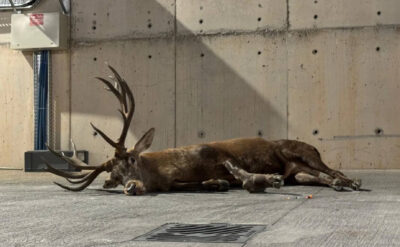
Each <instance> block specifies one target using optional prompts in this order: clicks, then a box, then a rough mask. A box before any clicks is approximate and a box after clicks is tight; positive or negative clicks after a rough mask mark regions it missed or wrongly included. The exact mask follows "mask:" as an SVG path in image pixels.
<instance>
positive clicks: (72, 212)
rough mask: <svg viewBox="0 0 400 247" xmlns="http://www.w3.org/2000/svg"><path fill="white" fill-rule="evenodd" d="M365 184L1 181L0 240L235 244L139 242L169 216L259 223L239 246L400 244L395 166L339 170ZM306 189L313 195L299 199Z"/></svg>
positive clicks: (196, 220)
mask: <svg viewBox="0 0 400 247" xmlns="http://www.w3.org/2000/svg"><path fill="white" fill-rule="evenodd" d="M345 173H346V174H348V175H349V176H351V177H358V178H361V179H362V180H363V188H364V189H369V190H371V191H356V192H353V191H352V192H335V191H333V190H331V189H329V188H322V187H309V186H287V187H283V188H281V189H279V190H277V189H267V193H263V194H249V193H247V192H246V191H243V190H231V191H229V192H226V193H163V194H150V195H146V196H140V197H127V196H125V195H123V194H120V193H117V192H118V191H116V192H115V193H109V192H105V191H101V190H99V189H100V188H101V186H100V183H101V182H102V181H101V179H99V181H98V182H97V183H96V184H94V185H93V186H91V187H89V189H87V190H85V191H83V192H80V193H74V192H66V191H63V190H62V189H60V188H58V187H56V186H55V185H53V184H52V183H50V181H46V180H44V181H40V182H32V183H30V182H29V181H24V182H23V183H20V182H18V181H12V180H10V179H8V180H1V181H0V229H1V231H0V245H1V246H166V247H168V246H177V247H180V246H199V247H200V246H217V247H218V246H220V247H225V246H237V247H239V246H242V244H215V243H212V244H200V243H159V242H138V241H133V239H134V238H135V237H137V236H139V235H142V234H144V233H147V232H148V231H150V230H152V229H154V228H156V227H158V226H160V225H162V224H165V223H169V222H177V223H238V224H265V225H267V229H266V230H265V231H264V232H262V233H259V234H257V235H256V236H255V237H253V238H252V239H251V240H250V241H248V242H247V244H246V245H245V246H296V247H298V246H400V234H399V233H400V231H399V229H400V171H393V170H391V171H346V172H345ZM309 194H312V195H313V198H312V199H306V198H305V197H306V196H307V195H309Z"/></svg>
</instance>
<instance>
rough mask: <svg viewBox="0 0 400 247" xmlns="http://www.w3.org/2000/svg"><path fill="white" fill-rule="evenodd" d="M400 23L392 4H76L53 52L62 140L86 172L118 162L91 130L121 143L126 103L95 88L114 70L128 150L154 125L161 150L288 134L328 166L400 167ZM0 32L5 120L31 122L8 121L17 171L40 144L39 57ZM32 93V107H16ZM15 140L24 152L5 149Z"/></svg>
mask: <svg viewBox="0 0 400 247" xmlns="http://www.w3.org/2000/svg"><path fill="white" fill-rule="evenodd" d="M55 2H57V1H49V0H42V3H41V5H39V10H40V9H44V10H46V11H54V10H53V9H57V8H58V6H56V5H54V4H55ZM35 11H37V10H35ZM7 15H8V14H7V13H0V18H2V17H3V16H7ZM4 18H6V17H4ZM4 18H3V20H6V19H4ZM399 27H400V2H399V1H397V0H385V1H379V0H259V1H254V0H247V1H243V0H147V1H142V0H115V1H108V0H85V1H78V0H73V1H72V15H71V37H72V41H71V49H70V50H69V51H68V52H56V53H53V83H54V86H53V87H54V94H55V105H54V112H55V115H56V121H55V123H54V124H55V127H56V133H57V139H56V144H57V146H58V147H61V148H68V147H69V144H68V140H69V139H70V137H72V138H73V139H74V140H75V142H76V143H77V145H78V147H79V148H82V149H87V150H89V151H90V155H91V156H90V160H91V163H100V162H102V161H104V160H105V159H106V158H107V157H109V156H110V155H112V154H113V152H112V149H111V148H110V147H109V146H108V145H107V144H106V143H105V142H104V141H103V140H102V139H101V137H99V136H98V135H95V134H94V132H93V130H92V129H91V128H90V125H89V123H90V122H93V123H95V124H96V125H97V127H99V128H101V129H102V130H104V131H105V132H106V133H109V134H110V136H112V137H115V138H116V137H117V136H118V135H119V133H120V128H121V120H120V118H119V116H118V114H117V112H116V108H117V107H118V104H117V102H116V100H115V99H114V98H113V97H112V96H111V95H110V94H109V93H107V92H106V91H104V90H103V89H102V88H103V87H102V85H101V84H100V83H99V82H97V81H96V80H95V79H93V78H94V77H95V76H107V75H108V74H109V72H108V71H107V70H106V67H105V66H104V62H109V63H110V64H111V65H113V66H114V67H115V68H116V69H117V70H118V71H120V72H121V74H122V75H123V76H124V77H125V78H126V80H127V81H128V83H129V85H130V86H131V87H132V89H133V91H134V94H135V98H136V106H137V108H136V109H137V110H136V114H135V118H134V121H133V123H132V128H131V131H130V133H129V137H128V140H127V143H128V145H130V146H131V145H133V144H134V143H135V141H136V140H137V139H138V138H140V137H141V135H142V134H143V133H144V132H145V131H146V130H147V129H148V128H150V127H156V131H157V132H156V133H157V134H156V138H155V140H154V145H153V146H152V148H151V149H152V150H160V149H163V148H167V147H173V146H179V145H186V144H194V143H201V142H206V141H212V140H221V139H226V138H233V137H243V136H263V137H265V138H267V139H277V138H291V139H300V140H304V141H306V142H309V143H311V144H313V145H315V146H317V147H318V148H319V149H320V150H321V153H322V156H323V158H324V160H326V161H327V163H328V164H329V165H330V166H332V167H336V168H342V169H346V168H400V165H399V164H400V162H399V161H400V160H399V159H400V155H399V154H400V150H399V148H400V138H399V137H400V130H399V126H400V117H399V116H400V114H398V113H400V109H399V106H398V104H397V95H399V93H400V88H399V87H400V82H399V81H398V79H397V78H399V72H398V71H399V69H398V68H399V65H400V64H399V62H400V61H399V60H400V58H399V54H400V43H399V42H398V40H399V38H400V37H399V36H400V32H399V31H398V28H399ZM3 29H4V28H3ZM1 30H2V29H0V32H1V34H0V43H2V44H3V45H2V46H1V47H0V48H1V49H0V51H1V57H3V54H5V56H6V57H7V59H8V60H9V61H13V62H5V65H4V66H2V67H1V70H0V75H1V78H9V79H8V83H9V84H12V87H13V88H14V91H13V90H11V89H10V88H9V87H6V88H5V87H4V85H3V84H4V81H3V80H2V82H1V83H2V84H1V85H0V89H1V91H0V92H1V94H0V95H3V92H6V93H5V95H6V97H0V100H2V101H1V102H2V103H3V101H4V102H5V103H7V105H6V108H5V109H4V108H1V109H0V116H3V115H5V114H8V115H7V116H9V115H10V112H13V110H19V111H21V110H22V111H24V112H27V113H29V114H30V115H29V114H18V115H13V118H12V119H11V120H8V121H6V122H5V124H4V127H3V121H2V122H1V123H0V126H1V127H2V128H0V129H1V130H0V134H1V136H2V140H6V141H5V142H4V141H3V142H0V150H1V154H2V155H0V156H3V153H4V154H5V156H3V157H1V158H0V166H3V165H4V166H15V167H22V165H23V164H22V154H23V152H24V151H25V150H27V149H31V147H32V146H33V137H32V135H33V132H32V131H33V120H32V111H31V108H32V103H31V102H32V97H33V88H32V75H31V72H32V68H31V54H29V53H21V52H15V51H10V50H9V49H8V45H7V42H8V41H7V30H3V31H1ZM24 59H25V61H24ZM3 63H4V61H3ZM20 66H24V68H26V69H25V70H24V71H23V72H21V73H18V74H17V75H18V76H17V75H16V74H15V71H19V67H20ZM5 68H7V69H5ZM12 71H14V76H13V73H12ZM21 77H23V79H21ZM22 81H23V82H22ZM24 87H25V88H26V90H25V91H24V93H25V95H26V97H24V98H29V97H31V98H30V99H29V102H30V103H29V104H30V105H28V106H25V105H24V104H22V103H21V102H20V101H15V102H10V100H8V99H10V98H13V97H16V94H17V93H16V92H18V91H19V90H21V89H22V88H24ZM3 88H4V89H3ZM4 98H5V100H4ZM5 103H3V105H4V104H5ZM22 106H23V107H25V108H24V109H21V108H22ZM28 116H29V117H28ZM15 126H19V127H18V129H17V127H15ZM22 128H23V129H24V130H25V131H23V133H24V134H23V136H22V134H20V133H21V129H22ZM3 129H7V131H4V130H3ZM10 129H11V130H12V131H9V130H10ZM378 132H379V133H378ZM16 135H19V136H21V139H23V140H24V143H25V144H24V145H14V146H12V145H11V144H10V143H9V142H10V141H11V142H12V140H13V138H15V136H16ZM3 136H4V137H3ZM11 151H12V152H13V153H14V154H18V155H10V154H9V153H8V152H11ZM17 156H18V157H17Z"/></svg>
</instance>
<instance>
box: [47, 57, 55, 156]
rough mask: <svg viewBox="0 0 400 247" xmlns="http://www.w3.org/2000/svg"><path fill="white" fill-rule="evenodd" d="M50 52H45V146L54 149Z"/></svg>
mask: <svg viewBox="0 0 400 247" xmlns="http://www.w3.org/2000/svg"><path fill="white" fill-rule="evenodd" d="M51 70H52V66H51V51H48V52H47V90H48V92H47V144H48V145H49V146H50V147H51V148H55V147H54V129H55V128H54V109H53V83H52V80H51V74H52V73H51Z"/></svg>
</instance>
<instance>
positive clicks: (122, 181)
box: [46, 66, 361, 195]
mask: <svg viewBox="0 0 400 247" xmlns="http://www.w3.org/2000/svg"><path fill="white" fill-rule="evenodd" d="M109 68H110V70H111V71H112V73H113V77H112V78H113V79H114V80H115V81H114V83H115V86H113V84H112V83H111V82H110V81H108V80H106V79H104V78H97V79H99V80H100V81H102V82H103V83H104V84H105V86H106V89H107V90H108V91H110V92H111V93H113V94H114V95H115V96H116V98H117V99H118V101H119V103H120V105H121V108H120V109H119V110H118V111H119V112H120V113H121V116H122V119H123V128H122V131H121V135H120V137H119V138H118V140H117V141H113V140H112V139H111V138H109V137H108V136H107V135H106V134H105V133H103V132H102V131H101V130H100V129H98V128H96V127H95V126H94V125H92V127H93V128H94V130H95V131H96V132H97V133H98V134H99V135H100V136H102V137H103V139H104V140H105V141H106V142H107V143H109V144H110V145H111V146H113V147H114V148H115V155H114V157H113V158H111V159H110V160H108V161H106V162H104V163H103V164H101V165H98V166H93V165H87V164H85V163H84V162H82V161H81V160H79V159H78V158H77V156H76V149H75V145H74V143H72V147H73V149H74V154H73V156H72V157H67V156H65V155H64V154H63V153H61V152H56V151H54V150H52V149H51V148H49V150H50V151H51V152H53V153H54V154H55V155H57V156H59V157H60V158H62V159H64V160H65V161H66V162H68V163H69V164H70V165H72V166H74V167H76V168H79V169H82V170H91V172H88V173H81V174H74V173H69V172H65V171H60V170H57V169H55V168H54V167H52V166H51V165H50V164H47V163H46V165H47V170H48V171H49V172H51V173H54V174H56V175H58V176H61V177H64V178H66V179H67V180H68V181H69V182H70V183H72V184H80V185H79V186H78V187H68V186H65V185H62V184H59V183H56V184H57V185H59V186H60V187H62V188H65V189H67V190H72V191H81V190H83V189H84V188H86V187H87V186H89V184H90V183H91V182H92V181H93V180H94V179H95V178H96V177H97V176H98V175H99V174H100V173H101V172H104V171H106V172H109V173H111V174H110V177H109V179H107V180H106V181H105V182H104V185H103V187H104V188H113V187H116V186H118V185H123V186H124V192H125V194H127V195H140V194H144V193H146V192H153V191H170V190H201V189H207V190H219V191H224V190H227V189H228V188H229V185H237V184H239V185H240V184H241V185H242V187H243V188H245V189H247V190H248V191H249V192H261V191H264V190H265V188H267V187H278V188H279V187H280V185H281V184H282V183H283V181H285V182H295V183H297V184H319V185H325V186H330V187H333V188H334V189H337V190H340V189H342V188H343V187H350V188H352V189H359V187H360V186H361V182H360V181H358V180H352V179H349V178H347V177H346V176H345V175H344V174H343V173H341V172H340V171H336V170H333V169H330V168H329V167H328V166H326V165H325V164H324V163H323V162H322V160H321V156H320V154H319V152H318V150H317V149H316V148H315V147H313V146H311V145H309V144H306V143H304V142H299V141H294V140H277V141H267V140H264V139H262V138H239V139H232V140H226V141H218V142H211V143H205V144H199V145H192V146H186V147H179V148H171V149H166V150H163V151H159V152H149V153H144V151H145V150H147V149H148V148H149V147H150V146H151V143H152V141H153V137H154V132H155V130H154V128H151V129H149V130H148V131H147V132H146V133H145V134H144V135H143V137H142V138H141V139H140V140H139V141H138V142H137V143H136V145H135V146H134V148H132V149H129V150H128V149H127V148H126V147H125V139H126V136H127V132H128V129H129V126H130V123H131V120H132V118H133V114H134V110H135V102H134V97H133V94H132V92H131V90H130V88H129V87H128V84H127V83H126V82H125V80H124V79H122V78H121V76H120V75H119V74H118V73H117V72H116V71H115V69H114V68H112V67H111V66H109ZM71 142H72V141H71Z"/></svg>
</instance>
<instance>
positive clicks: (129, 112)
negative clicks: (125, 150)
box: [108, 65, 135, 147]
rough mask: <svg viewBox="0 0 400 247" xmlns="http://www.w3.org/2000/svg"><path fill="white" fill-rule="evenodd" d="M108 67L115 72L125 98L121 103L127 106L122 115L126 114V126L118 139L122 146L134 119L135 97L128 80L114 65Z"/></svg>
mask: <svg viewBox="0 0 400 247" xmlns="http://www.w3.org/2000/svg"><path fill="white" fill-rule="evenodd" d="M108 67H109V68H110V70H111V71H112V72H113V74H114V76H115V78H116V79H117V81H118V83H119V85H120V87H121V94H122V99H123V102H122V103H121V104H123V105H124V106H125V111H123V113H124V114H122V115H124V116H123V119H124V126H123V128H122V132H121V135H120V137H119V139H118V144H119V146H121V147H122V146H125V145H124V144H125V139H126V135H127V134H128V129H129V125H130V123H131V121H132V117H133V113H134V112H135V99H134V97H133V94H132V91H131V90H130V88H129V86H128V84H127V83H126V81H125V80H124V79H122V77H121V76H120V75H119V74H118V72H117V71H116V70H115V69H114V68H113V67H112V66H110V65H108ZM127 96H128V99H129V102H130V107H129V109H128V106H127ZM121 113H122V112H121Z"/></svg>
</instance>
